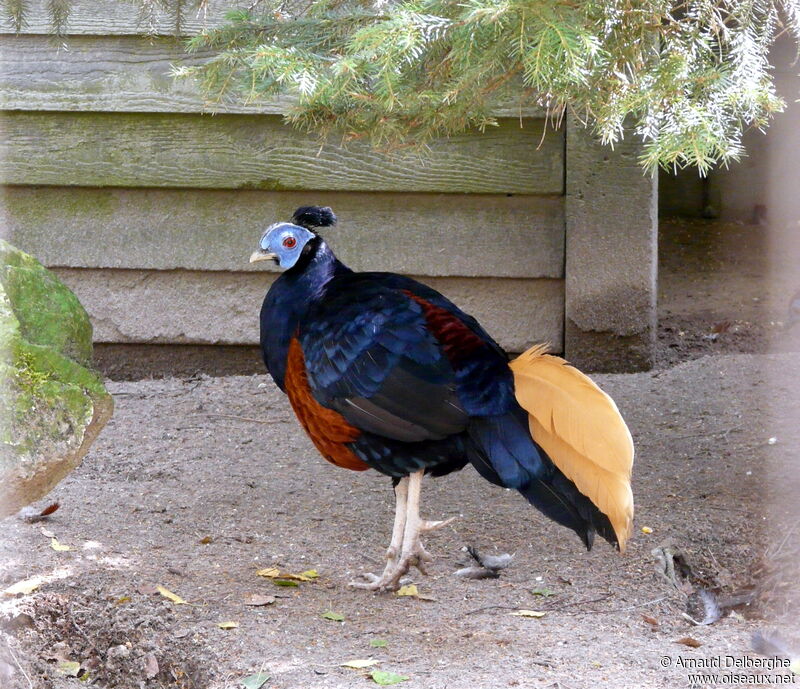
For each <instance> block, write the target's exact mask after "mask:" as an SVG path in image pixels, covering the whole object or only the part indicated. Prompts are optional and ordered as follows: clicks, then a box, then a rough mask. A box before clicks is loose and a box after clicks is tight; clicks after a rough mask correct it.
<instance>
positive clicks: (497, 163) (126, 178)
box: [0, 0, 565, 351]
mask: <svg viewBox="0 0 800 689" xmlns="http://www.w3.org/2000/svg"><path fill="white" fill-rule="evenodd" d="M37 3H38V4H35V5H34V6H33V7H32V10H31V12H29V14H28V18H27V25H26V27H25V28H24V30H23V32H22V33H21V34H19V35H14V34H12V33H11V29H10V27H8V26H7V25H6V26H5V27H4V28H3V29H1V30H2V31H3V32H4V33H3V34H2V35H0V41H1V42H2V45H1V46H0V107H1V108H2V121H1V122H0V159H2V160H3V161H4V164H3V166H2V171H0V184H2V185H3V187H2V195H3V203H2V208H0V230H1V231H2V232H3V234H4V236H7V237H10V238H11V240H12V241H13V242H15V243H16V244H17V245H18V246H20V247H21V248H23V249H25V250H27V251H30V252H31V253H33V254H35V255H37V256H38V257H39V258H40V259H41V260H42V261H43V262H44V263H45V264H46V265H48V266H51V267H53V268H55V269H57V270H58V271H59V273H60V274H61V276H62V277H63V278H64V279H65V280H66V281H67V282H68V284H69V285H70V286H71V287H73V289H75V291H76V292H77V293H78V295H79V296H80V297H81V298H82V300H83V301H84V303H85V304H86V306H87V308H88V310H89V312H90V315H91V316H92V318H93V321H94V324H95V338H96V340H98V341H104V342H193V343H226V344H229V343H241V344H245V343H254V342H256V341H257V337H258V327H257V314H258V308H259V305H260V301H261V298H262V297H263V293H264V291H265V289H266V287H267V286H268V284H269V282H270V280H271V279H272V277H273V276H271V275H270V274H266V275H265V274H264V273H265V271H264V270H263V269H260V270H254V269H253V268H251V267H250V266H248V265H247V263H246V261H247V257H248V255H249V253H250V251H251V249H252V247H253V246H254V245H255V243H256V241H257V239H258V237H259V234H260V232H261V230H262V229H263V228H264V227H266V226H267V225H269V224H270V223H271V222H273V221H275V220H279V219H285V218H287V217H288V216H289V215H290V214H291V212H292V210H293V209H294V208H295V207H297V206H299V205H307V204H311V203H313V204H323V205H331V206H332V207H333V208H334V209H335V210H336V212H337V214H338V215H339V216H340V218H341V224H340V226H339V227H337V228H335V229H333V230H331V231H329V233H328V235H327V238H328V239H329V241H330V243H331V244H332V245H333V246H334V248H335V249H336V250H337V252H338V254H339V255H340V257H341V258H342V259H343V260H345V262H347V263H348V264H350V265H351V266H353V267H354V268H356V269H371V270H392V271H398V272H403V273H406V274H409V275H413V276H416V277H418V278H419V279H421V280H423V281H425V282H428V283H430V284H432V285H434V286H435V287H437V288H439V289H442V290H443V291H444V292H445V293H446V294H448V295H449V296H451V297H452V298H454V299H455V300H456V301H458V303H460V304H461V305H462V306H464V307H465V308H467V309H468V310H470V311H472V312H473V313H474V315H476V316H477V317H478V318H480V319H481V320H482V321H483V322H484V323H485V325H486V326H487V327H488V329H489V330H490V331H491V332H492V333H493V334H494V335H495V336H496V337H497V338H498V339H499V340H500V342H501V344H503V345H504V346H505V347H506V348H507V349H509V350H511V351H519V350H521V349H523V348H524V347H526V346H528V345H529V344H531V343H533V342H535V341H549V342H551V343H552V344H553V345H554V348H555V349H556V350H559V349H560V348H561V347H562V345H563V330H564V260H565V257H564V244H565V238H564V227H565V219H564V217H565V215H564V178H565V161H564V150H565V142H564V134H563V131H560V130H556V131H554V130H552V128H549V127H548V128H545V126H544V120H542V119H541V114H540V113H538V112H536V111H532V110H529V111H521V110H520V109H519V108H518V107H516V106H515V105H514V104H510V105H508V106H504V107H499V108H498V115H499V116H501V117H502V119H501V122H500V126H499V127H497V128H496V129H493V130H492V131H490V132H489V133H488V134H485V135H480V134H478V133H471V134H466V135H463V136H459V137H455V138H453V139H450V140H447V141H441V142H437V143H435V144H434V145H433V147H432V148H433V154H432V155H431V156H430V158H427V159H421V158H420V157H419V156H417V155H414V154H408V153H405V154H397V155H393V156H385V155H382V154H379V153H376V152H374V151H372V150H371V149H369V148H368V147H366V146H363V145H351V146H349V147H344V146H342V145H340V144H339V143H338V142H335V141H333V142H327V143H326V144H325V145H324V146H320V143H319V142H318V141H317V140H316V139H315V138H314V137H311V136H307V135H305V134H302V133H300V132H298V131H296V130H294V129H292V128H290V127H288V126H286V125H284V124H283V122H282V119H281V116H280V113H281V112H282V111H283V110H284V109H285V107H286V104H287V103H286V101H285V100H283V101H282V100H275V101H274V102H271V103H269V104H266V105H264V104H259V105H254V104H244V105H243V104H235V105H231V104H224V103H223V104H220V103H207V102H204V101H203V99H202V98H201V97H200V95H199V94H198V93H197V91H196V90H195V88H194V87H193V85H192V84H190V83H175V82H174V81H173V80H172V78H171V77H170V76H169V70H170V65H171V64H172V63H174V62H177V61H178V60H179V59H181V58H182V55H183V52H182V48H181V45H180V43H179V42H178V40H177V39H175V38H174V37H171V36H170V35H169V34H170V33H171V32H172V31H173V25H172V24H171V23H170V22H169V21H168V20H166V19H165V20H163V21H157V22H156V24H155V26H154V35H153V36H151V37H143V36H141V35H140V34H141V33H142V31H143V30H144V29H145V28H146V27H143V26H142V25H141V24H139V23H138V22H137V17H136V14H135V10H134V9H132V8H131V6H130V5H127V4H126V3H120V2H118V1H117V0H76V2H75V3H74V10H73V15H72V19H71V21H70V24H69V26H68V35H67V36H66V37H65V38H63V39H58V40H55V39H54V38H53V37H51V36H49V35H47V32H48V31H49V24H48V20H47V15H46V10H45V5H46V0H37ZM230 5H231V3H230V2H223V1H218V2H212V3H211V5H210V7H209V12H208V14H207V16H206V17H205V19H203V18H191V19H190V20H189V21H187V22H185V23H184V27H183V28H184V30H185V31H186V32H187V33H191V32H194V31H197V30H199V29H200V28H201V27H202V26H203V24H204V22H206V23H209V24H213V23H215V22H218V21H220V19H221V17H222V13H223V10H224V9H225V8H230ZM193 59H195V60H202V59H205V58H204V56H198V57H196V58H193ZM212 113H214V114H212Z"/></svg>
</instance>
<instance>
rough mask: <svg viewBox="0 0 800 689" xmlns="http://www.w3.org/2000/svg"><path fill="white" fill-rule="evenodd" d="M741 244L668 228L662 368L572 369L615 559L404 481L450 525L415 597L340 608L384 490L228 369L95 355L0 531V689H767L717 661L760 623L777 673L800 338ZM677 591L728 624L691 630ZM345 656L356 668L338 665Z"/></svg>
mask: <svg viewBox="0 0 800 689" xmlns="http://www.w3.org/2000/svg"><path fill="white" fill-rule="evenodd" d="M763 233H764V229H763V228H757V227H749V226H738V225H721V224H717V225H706V224H703V225H692V224H687V223H684V222H675V223H670V224H665V225H664V227H663V229H662V242H661V250H662V257H661V278H660V295H659V296H660V321H661V322H660V328H659V357H658V361H659V365H658V367H657V368H656V369H655V370H653V371H650V372H646V373H639V374H628V375H597V376H595V378H596V380H598V382H599V383H600V384H601V385H602V386H603V387H604V388H605V389H606V390H607V391H608V392H609V393H610V394H611V395H612V396H613V397H614V399H615V400H616V401H617V403H618V405H619V407H620V409H621V411H622V413H623V415H624V416H625V418H626V419H627V421H628V423H629V425H630V427H631V431H632V433H633V436H634V440H635V443H636V447H637V459H636V464H635V467H634V494H635V497H636V507H637V517H636V528H635V536H634V538H633V541H632V543H631V544H630V547H629V549H628V552H627V553H626V554H624V555H619V554H618V553H616V552H615V551H614V550H613V549H612V548H611V547H610V546H608V545H607V544H605V543H598V544H597V545H596V547H595V549H594V550H593V551H592V552H591V553H586V551H585V550H584V549H583V548H582V546H581V544H580V542H579V540H578V538H577V537H575V536H574V534H572V533H571V532H568V531H566V530H565V529H563V528H561V527H558V526H556V525H555V524H553V523H551V522H548V521H546V520H545V519H544V518H543V517H541V516H540V515H539V514H538V513H537V512H536V511H535V510H533V508H531V507H530V506H529V505H528V504H527V503H526V502H525V501H524V500H523V499H522V498H521V497H520V496H519V495H517V494H516V493H514V492H511V491H503V490H499V489H497V488H496V487H494V486H492V485H490V484H488V483H487V482H485V481H484V480H483V479H481V478H480V477H479V476H478V475H477V474H476V473H475V472H474V471H473V470H471V469H469V468H467V469H465V470H464V471H462V472H460V473H458V474H456V475H453V476H449V477H446V478H443V479H436V480H426V485H425V488H424V491H423V513H424V514H425V516H427V517H430V518H446V517H450V516H457V519H456V520H455V521H454V522H453V523H452V524H451V525H449V526H448V527H447V528H445V529H443V530H442V531H438V532H435V533H433V534H431V535H429V537H428V539H427V543H428V549H429V551H430V552H431V553H432V554H433V555H434V556H435V558H436V561H435V562H434V564H433V565H432V567H431V574H430V576H427V577H425V576H421V575H418V574H417V573H416V572H415V573H414V574H413V580H414V582H415V583H416V584H417V585H418V588H419V592H420V594H421V596H423V597H425V599H421V598H414V597H399V596H396V595H389V594H379V595H375V594H372V593H368V592H364V591H360V590H354V589H352V588H349V587H348V585H347V583H348V581H350V580H351V579H352V578H353V577H354V576H356V575H357V574H358V573H359V572H363V571H370V570H376V569H379V568H380V567H381V554H382V552H383V549H384V548H385V546H386V545H387V543H388V539H389V532H390V528H391V519H392V510H393V498H392V491H391V486H390V482H389V480H388V479H386V478H384V477H381V476H379V475H377V474H375V473H373V472H365V473H354V472H347V471H343V470H340V469H337V468H335V467H333V466H332V465H329V464H327V463H326V462H324V461H323V460H321V459H320V458H319V457H318V456H317V454H316V452H315V450H314V448H313V447H312V445H311V443H310V441H308V440H307V439H306V437H305V436H304V434H303V432H302V431H301V429H300V428H299V426H298V425H297V423H296V421H295V420H294V417H293V415H292V413H291V410H290V408H289V405H288V403H287V402H286V400H285V398H284V397H283V396H282V395H281V393H280V392H279V391H278V390H277V389H276V388H275V387H274V385H273V384H272V382H271V381H270V380H269V379H268V377H267V376H265V375H261V374H259V375H253V368H252V366H253V364H252V359H251V357H253V356H255V353H254V352H253V351H252V350H249V349H242V350H238V351H236V352H230V353H229V354H230V355H231V357H230V358H231V359H235V360H236V364H235V365H234V364H226V365H225V366H228V367H227V368H226V367H224V366H221V365H220V364H219V361H218V360H217V357H218V356H220V354H224V353H220V352H218V351H217V352H209V351H208V350H201V349H200V348H196V349H194V350H192V351H191V352H189V351H188V350H184V352H183V353H182V354H180V355H177V356H176V354H175V352H174V351H172V352H170V351H169V349H166V348H165V349H152V348H150V349H139V350H136V349H119V348H103V349H102V350H101V351H100V352H99V357H98V363H99V365H100V366H101V367H102V369H103V370H104V371H105V372H106V373H107V374H109V375H110V376H111V377H112V378H114V379H115V380H113V381H111V382H109V388H110V391H111V392H112V393H113V395H114V397H115V400H116V405H117V408H116V413H115V416H114V418H113V419H112V420H111V422H110V423H109V425H108V427H107V428H106V429H105V430H104V431H103V433H102V434H101V436H100V438H99V439H98V441H97V442H96V444H95V446H94V447H93V449H92V450H91V452H90V454H89V455H88V456H87V457H86V459H85V460H84V463H83V465H82V466H81V467H80V469H79V470H77V471H76V472H74V473H73V474H72V475H71V476H70V477H69V478H68V479H66V480H65V481H64V482H63V483H62V484H60V485H59V486H58V487H57V489H56V490H55V491H53V493H52V495H51V496H49V498H48V499H47V500H45V501H42V503H41V506H42V507H44V506H45V505H47V504H48V503H50V502H52V501H54V500H57V501H58V502H59V503H60V505H61V506H60V509H58V511H57V512H55V513H54V514H52V515H51V516H50V517H48V518H47V519H46V520H43V521H40V522H37V523H28V522H25V521H23V520H21V519H19V518H15V517H14V518H9V519H6V520H4V521H3V522H1V523H0V529H2V539H1V540H0V590H2V589H3V588H6V587H7V586H10V585H12V584H14V583H15V582H18V581H20V580H24V579H27V578H30V577H34V576H38V577H41V581H40V584H39V586H38V588H37V589H36V590H35V591H33V592H31V593H30V594H27V595H18V596H8V595H6V596H4V597H3V596H2V595H0V619H2V623H0V624H2V629H3V631H2V632H0V687H2V688H3V689H6V687H8V688H9V689H27V688H30V687H35V688H36V689H39V688H40V687H41V688H51V687H52V688H58V689H62V688H76V687H79V686H82V685H88V686H96V687H115V688H117V687H118V688H119V689H134V688H144V689H155V688H157V687H170V688H176V689H177V688H183V689H189V688H192V689H206V688H208V689H221V688H227V687H230V688H234V687H239V686H243V685H242V684H241V683H242V681H243V680H245V679H246V678H248V677H251V676H252V675H254V674H257V673H263V675H262V678H263V677H266V676H269V677H270V679H269V680H268V681H266V683H265V684H264V687H265V688H266V689H316V688H323V687H325V688H330V687H365V688H368V687H370V686H377V684H376V683H375V681H374V680H373V679H372V678H371V677H370V672H371V671H372V670H374V669H378V670H382V671H386V672H392V673H396V674H399V675H402V676H404V677H407V678H408V679H407V680H406V681H404V682H402V683H401V684H399V685H398V686H401V687H406V688H407V689H445V688H448V689H462V688H463V689H467V688H474V687H477V688H483V687H486V688H488V687H492V688H495V687H550V688H553V689H556V688H560V689H567V688H569V689H583V688H587V689H588V688H589V687H614V688H622V689H626V688H629V687H630V688H634V687H636V688H638V687H688V686H690V677H689V675H690V673H692V672H693V671H692V670H691V669H688V668H687V667H685V666H686V665H688V664H690V663H691V662H692V661H694V662H697V661H698V660H700V659H706V660H705V662H707V663H714V662H715V660H714V659H720V661H719V662H721V664H722V668H721V669H720V668H712V669H710V670H700V671H701V672H707V673H710V674H712V675H713V676H714V677H716V678H717V679H714V678H713V677H712V678H710V679H707V680H702V681H699V682H697V685H698V686H711V685H712V683H719V684H721V683H723V682H727V683H732V682H733V681H735V680H734V679H731V677H739V680H738V683H745V682H748V683H750V684H751V685H752V684H753V682H752V679H753V677H752V673H762V674H767V675H768V676H767V677H761V678H755V679H760V680H761V681H760V682H756V684H757V685H759V686H773V685H777V683H779V682H780V681H781V678H787V677H788V678H789V681H791V679H792V676H791V675H790V673H789V670H788V669H785V668H777V669H772V670H769V671H767V670H764V669H753V668H751V669H749V670H743V669H736V668H733V667H726V666H725V664H726V662H728V663H730V662H734V661H726V657H730V658H733V659H735V661H736V662H740V663H741V662H745V659H748V658H750V659H752V658H758V657H759V656H757V655H755V654H754V653H753V651H752V640H751V637H752V635H753V634H754V633H756V632H758V631H765V630H768V632H767V633H769V634H772V633H773V632H772V631H771V630H773V629H774V628H777V629H778V630H779V633H780V634H781V635H782V636H783V637H784V639H785V640H786V644H787V645H788V646H789V647H791V648H792V649H793V650H794V651H795V652H797V653H798V655H800V629H798V627H797V614H796V611H797V606H798V603H800V592H798V586H797V581H798V578H797V577H798V575H800V571H799V570H798V569H797V565H798V559H797V555H798V553H800V546H799V545H798V541H799V540H800V539H798V532H797V530H796V524H797V517H798V514H797V512H798V508H797V498H796V496H797V494H798V489H799V488H800V472H797V470H796V467H797V460H798V455H799V454H800V452H798V448H800V393H799V392H798V382H800V354H798V352H799V351H800V332H787V331H785V330H784V328H783V326H782V325H781V319H782V318H784V319H785V308H786V304H787V303H788V300H789V297H790V296H791V293H793V291H794V290H796V289H797V287H800V284H796V285H794V290H793V289H792V283H791V278H790V277H788V278H787V277H786V271H784V270H779V271H773V268H774V265H775V264H774V261H772V260H770V258H769V255H768V254H769V251H768V249H767V247H766V245H765V243H764V241H763ZM776 274H779V276H777V277H776ZM797 330H798V331H800V327H798V328H797ZM714 336H716V337H714ZM248 352H249V353H248ZM256 360H257V358H256ZM256 370H258V369H256ZM208 371H215V372H220V371H222V372H224V373H226V374H236V373H239V374H242V373H245V374H248V375H224V376H213V377H211V376H209V375H207V372H208ZM645 527H646V528H645ZM643 529H644V531H647V533H645V532H644V531H643ZM650 530H652V532H650ZM53 537H55V538H56V539H57V540H56V542H54V541H53V540H52V539H53ZM56 544H60V545H67V546H69V547H70V550H55V549H54V548H53V545H56ZM468 545H472V546H474V547H476V548H478V549H479V550H480V551H482V552H487V553H501V552H508V553H514V554H515V558H514V560H513V563H512V564H511V566H510V567H509V568H508V569H507V570H504V571H503V572H502V573H501V576H500V577H499V578H497V579H484V580H469V579H463V578H460V577H456V576H455V575H454V573H455V571H456V570H457V569H458V568H459V567H461V566H462V565H463V564H465V563H466V562H467V559H468V556H467V555H466V553H465V552H464V548H465V547H466V546H468ZM659 546H664V547H671V548H673V550H674V549H678V550H680V551H681V552H682V553H683V555H684V556H685V558H686V560H687V561H688V563H689V565H690V566H691V567H692V570H693V573H692V575H691V577H690V578H689V580H687V581H685V582H683V581H679V582H678V583H679V587H676V586H674V585H672V584H670V583H669V582H668V581H667V580H666V579H664V578H663V577H661V576H658V575H657V573H656V570H657V567H656V563H657V558H656V557H655V556H654V554H653V552H652V551H653V550H654V549H658V548H659ZM657 552H658V551H657ZM661 552H662V553H663V552H664V551H663V550H662V551H661ZM670 552H672V551H670ZM272 566H274V567H278V568H279V569H280V570H281V571H282V572H291V573H300V572H304V571H307V570H310V569H314V570H316V571H317V572H318V574H319V577H318V578H316V579H314V580H312V581H307V582H300V583H299V585H297V586H295V587H290V586H278V585H276V583H275V582H274V581H273V580H272V579H269V578H265V577H260V576H257V574H256V572H257V571H258V570H259V569H262V568H268V567H272ZM157 586H162V587H165V588H166V589H168V590H169V591H170V592H173V593H174V594H177V595H178V596H180V597H181V598H182V599H184V600H185V601H187V603H186V604H176V603H174V602H172V601H170V600H169V599H168V598H166V597H164V596H163V595H161V594H160V593H159V592H158V590H157V588H156V587H157ZM699 590H708V591H713V592H714V594H715V596H716V600H717V601H718V602H722V603H725V602H728V603H732V602H734V601H733V600H731V597H735V598H737V600H739V601H740V602H744V603H745V604H744V605H739V606H738V607H736V608H735V609H734V610H731V609H729V608H728V607H725V608H724V609H723V611H722V612H723V615H722V618H721V619H719V620H718V621H716V622H714V623H713V624H708V625H695V624H693V623H692V622H690V621H689V620H687V619H686V617H685V616H684V615H685V614H687V613H688V614H690V615H691V616H692V617H694V618H695V619H696V620H698V619H701V618H702V617H703V616H704V614H705V612H704V610H702V609H701V608H699V607H698V605H697V597H698V594H697V593H696V591H699ZM692 591H695V593H693V594H692V595H689V594H690V593H691V592H692ZM703 595H705V594H703ZM259 598H260V600H259ZM270 601H271V602H270ZM254 602H256V603H267V604H265V605H249V604H248V603H254ZM520 609H526V610H535V611H537V612H543V613H545V614H544V615H543V616H540V617H522V616H517V615H512V614H511V613H513V612H515V611H518V610H520ZM329 612H333V613H337V614H338V615H340V616H341V617H342V619H341V621H340V620H337V619H327V618H325V617H324V615H325V614H326V613H329ZM334 616H335V615H334ZM225 622H235V623H237V624H238V627H235V628H231V629H222V628H220V626H219V624H220V623H225ZM687 639H688V640H687ZM687 644H691V645H687ZM354 659H373V660H376V661H379V662H378V664H377V665H375V666H372V667H370V668H367V669H364V670H359V669H351V668H347V667H343V666H342V664H343V663H346V662H348V661H352V660H354ZM752 662H754V661H751V664H752ZM70 663H72V664H70ZM732 673H740V674H741V673H751V678H750V680H748V679H747V678H746V677H745V679H744V680H743V679H742V678H741V677H740V675H737V674H732ZM70 675H78V676H77V677H76V676H70ZM743 676H744V675H742V677H743ZM726 677H727V679H726ZM720 678H721V679H720ZM793 679H794V682H795V683H798V684H800V677H798V676H796V675H795V676H794V677H793ZM252 682H253V683H252V684H251V686H256V683H255V680H252Z"/></svg>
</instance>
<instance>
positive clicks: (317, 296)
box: [261, 238, 352, 390]
mask: <svg viewBox="0 0 800 689" xmlns="http://www.w3.org/2000/svg"><path fill="white" fill-rule="evenodd" d="M312 242H313V243H314V245H313V246H310V247H308V248H309V251H308V253H304V255H303V256H301V258H300V260H299V261H298V262H297V264H295V265H294V266H293V267H292V268H290V269H289V270H287V271H286V272H285V273H283V275H281V276H280V277H279V278H278V279H277V280H276V281H275V282H274V283H273V285H272V287H270V290H269V292H267V296H266V298H265V299H264V304H263V306H262V307H261V349H262V354H263V357H264V363H265V364H266V366H267V370H268V371H269V372H270V374H271V375H272V378H273V379H274V380H275V382H276V383H277V385H278V387H279V388H281V390H283V379H284V376H285V374H286V356H287V354H288V351H289V342H290V341H291V339H292V338H293V337H294V336H295V335H296V333H297V330H298V328H299V326H300V324H301V322H302V320H303V318H304V316H305V315H306V313H307V312H308V310H309V309H310V308H311V307H312V306H313V305H314V304H316V303H317V302H319V301H320V300H321V299H322V298H323V297H324V296H325V291H326V288H327V286H328V284H329V283H330V281H331V280H332V279H333V278H334V277H336V276H337V275H340V274H344V273H349V272H352V271H351V270H350V269H349V268H348V267H347V266H345V265H344V264H343V263H342V262H341V261H339V259H337V258H336V256H335V255H334V253H333V251H331V250H330V247H328V245H327V244H326V243H325V242H324V241H323V240H322V239H321V238H316V239H313V240H312ZM309 244H311V242H309Z"/></svg>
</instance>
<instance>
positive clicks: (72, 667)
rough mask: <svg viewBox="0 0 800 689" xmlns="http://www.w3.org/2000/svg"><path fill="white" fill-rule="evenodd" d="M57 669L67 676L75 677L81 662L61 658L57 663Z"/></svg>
mask: <svg viewBox="0 0 800 689" xmlns="http://www.w3.org/2000/svg"><path fill="white" fill-rule="evenodd" d="M58 671H59V672H60V673H61V674H62V675H66V676H67V677H77V676H78V673H79V672H80V671H81V664H80V663H79V662H77V661H75V660H62V661H61V662H60V663H59V664H58Z"/></svg>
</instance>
